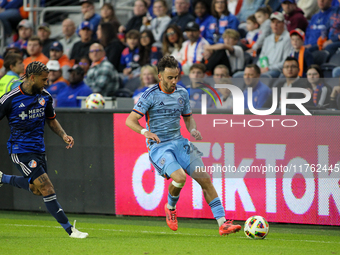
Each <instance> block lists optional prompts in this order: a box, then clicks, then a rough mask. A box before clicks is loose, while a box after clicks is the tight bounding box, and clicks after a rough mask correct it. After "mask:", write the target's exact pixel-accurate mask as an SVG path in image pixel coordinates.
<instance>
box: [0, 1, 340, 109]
mask: <svg viewBox="0 0 340 255" xmlns="http://www.w3.org/2000/svg"><path fill="white" fill-rule="evenodd" d="M19 2H21V4H20V3H19ZM339 2H340V0H276V1H272V0H229V1H228V0H173V1H170V2H168V1H166V0H136V1H135V2H134V7H133V17H132V18H131V19H130V20H128V22H127V23H126V24H122V23H121V22H120V21H119V20H118V19H117V17H116V15H115V9H114V6H113V5H112V4H110V3H105V4H104V5H103V6H102V7H101V9H100V12H99V13H96V10H95V6H94V3H93V2H92V0H80V2H79V4H80V5H81V12H82V15H83V22H82V23H81V24H79V25H78V26H76V24H75V23H74V22H73V21H72V20H71V19H69V18H66V19H64V20H63V21H62V32H63V36H62V38H50V35H51V30H50V26H49V24H47V23H42V24H39V25H38V29H37V34H35V33H34V29H33V28H34V27H33V24H31V23H30V21H28V20H27V19H25V18H27V15H26V14H25V13H24V12H23V10H22V1H17V0H13V1H7V2H6V1H2V3H1V5H0V20H1V22H2V23H3V24H4V27H5V34H6V35H7V41H10V40H12V38H13V42H10V43H9V44H8V45H7V47H6V50H5V52H3V54H2V63H0V65H3V68H2V69H1V70H2V74H1V76H2V78H1V80H0V96H2V95H3V94H4V93H6V92H8V91H10V90H11V89H13V88H15V87H17V86H18V85H19V84H20V82H18V79H19V78H20V76H21V75H22V74H23V73H24V68H26V66H27V65H28V64H29V63H31V62H33V61H40V62H42V63H44V64H46V65H47V67H48V68H49V70H50V73H49V77H48V78H49V86H48V87H47V90H48V91H49V92H50V94H51V95H52V97H53V98H54V100H55V102H54V104H55V105H54V106H55V107H80V104H81V102H80V100H77V96H87V95H89V94H91V93H93V92H97V93H100V94H102V95H103V96H117V97H133V98H134V100H135V102H136V101H137V100H138V98H139V97H140V95H141V93H143V92H144V91H145V90H146V89H147V88H148V87H149V86H150V85H153V84H155V83H157V82H158V77H157V70H156V67H155V66H156V65H157V63H158V61H159V60H160V59H161V58H162V56H166V55H172V56H174V57H175V58H176V60H177V61H178V63H179V68H180V70H181V73H180V80H179V82H178V84H179V85H181V86H183V87H185V88H187V89H188V91H189V92H190V100H191V104H192V107H194V108H196V107H200V98H201V95H202V93H204V92H203V91H202V90H201V89H198V88H199V87H200V86H204V83H207V84H210V85H214V84H218V83H226V82H234V81H231V79H234V78H235V80H237V79H236V78H240V79H239V80H241V81H242V85H240V86H241V87H242V88H243V89H244V95H245V97H247V93H248V92H247V89H246V88H247V87H252V88H253V106H254V107H255V108H261V107H270V106H271V100H272V88H273V87H277V88H278V89H279V93H280V89H281V88H282V87H302V88H307V89H308V90H309V91H310V93H311V100H310V102H308V103H307V104H306V105H309V106H310V107H316V108H318V109H326V108H336V109H340V104H339V103H338V102H340V85H339V83H338V82H337V84H335V83H334V82H333V83H332V84H327V81H329V79H328V78H332V77H333V78H337V77H340V6H339ZM13 34H14V35H15V36H13ZM273 78H278V79H273ZM260 79H261V80H260ZM266 81H268V82H266ZM202 84H203V85H202ZM218 93H219V94H220V96H221V97H222V98H223V103H222V104H221V105H220V106H217V105H214V104H213V103H212V102H208V104H211V107H222V108H232V95H231V93H230V91H228V90H225V89H218ZM292 94H294V93H292ZM298 96H299V95H288V97H291V98H295V97H298ZM245 102H246V103H245V107H246V108H248V105H247V100H245Z"/></svg>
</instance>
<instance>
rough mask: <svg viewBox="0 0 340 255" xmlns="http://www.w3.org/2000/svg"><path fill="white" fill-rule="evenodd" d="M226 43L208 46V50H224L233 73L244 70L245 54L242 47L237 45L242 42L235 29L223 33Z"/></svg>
mask: <svg viewBox="0 0 340 255" xmlns="http://www.w3.org/2000/svg"><path fill="white" fill-rule="evenodd" d="M223 40H224V43H218V44H214V45H209V46H206V48H207V49H212V50H221V49H224V50H225V51H226V54H227V56H228V58H229V62H230V67H231V72H232V73H235V72H237V71H241V70H243V68H244V52H243V49H242V47H241V46H238V45H237V44H238V43H239V41H240V34H239V32H237V31H236V30H234V29H227V30H226V31H224V33H223Z"/></svg>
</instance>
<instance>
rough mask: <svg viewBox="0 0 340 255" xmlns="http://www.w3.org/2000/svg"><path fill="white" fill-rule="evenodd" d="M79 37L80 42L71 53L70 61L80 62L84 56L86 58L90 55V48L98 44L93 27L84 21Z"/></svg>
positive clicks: (80, 27)
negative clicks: (94, 37) (93, 34)
mask: <svg viewBox="0 0 340 255" xmlns="http://www.w3.org/2000/svg"><path fill="white" fill-rule="evenodd" d="M78 29H79V35H80V41H79V42H76V43H75V44H74V45H73V47H72V51H71V57H70V59H74V60H76V61H77V60H79V59H80V58H81V57H82V56H86V55H88V54H89V48H90V46H91V45H92V44H93V43H95V42H97V40H95V39H93V37H92V33H93V26H92V24H91V23H90V22H88V21H83V22H82V23H81V24H80V25H79V27H78Z"/></svg>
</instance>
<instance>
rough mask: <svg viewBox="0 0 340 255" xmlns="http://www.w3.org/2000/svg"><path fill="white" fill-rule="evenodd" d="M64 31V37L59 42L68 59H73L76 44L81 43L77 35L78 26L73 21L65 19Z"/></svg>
mask: <svg viewBox="0 0 340 255" xmlns="http://www.w3.org/2000/svg"><path fill="white" fill-rule="evenodd" d="M62 31H63V35H64V37H63V38H62V39H61V40H60V41H59V42H60V43H61V44H62V45H63V48H64V53H65V54H66V56H67V57H68V58H71V51H72V47H73V45H74V44H75V43H77V42H79V41H80V38H79V37H78V35H77V34H76V25H75V24H74V22H73V20H71V19H68V18H67V19H64V20H63V23H62Z"/></svg>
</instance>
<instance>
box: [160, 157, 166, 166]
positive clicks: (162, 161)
mask: <svg viewBox="0 0 340 255" xmlns="http://www.w3.org/2000/svg"><path fill="white" fill-rule="evenodd" d="M164 164H165V158H161V160H160V161H159V165H160V166H161V167H163V166H164Z"/></svg>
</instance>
